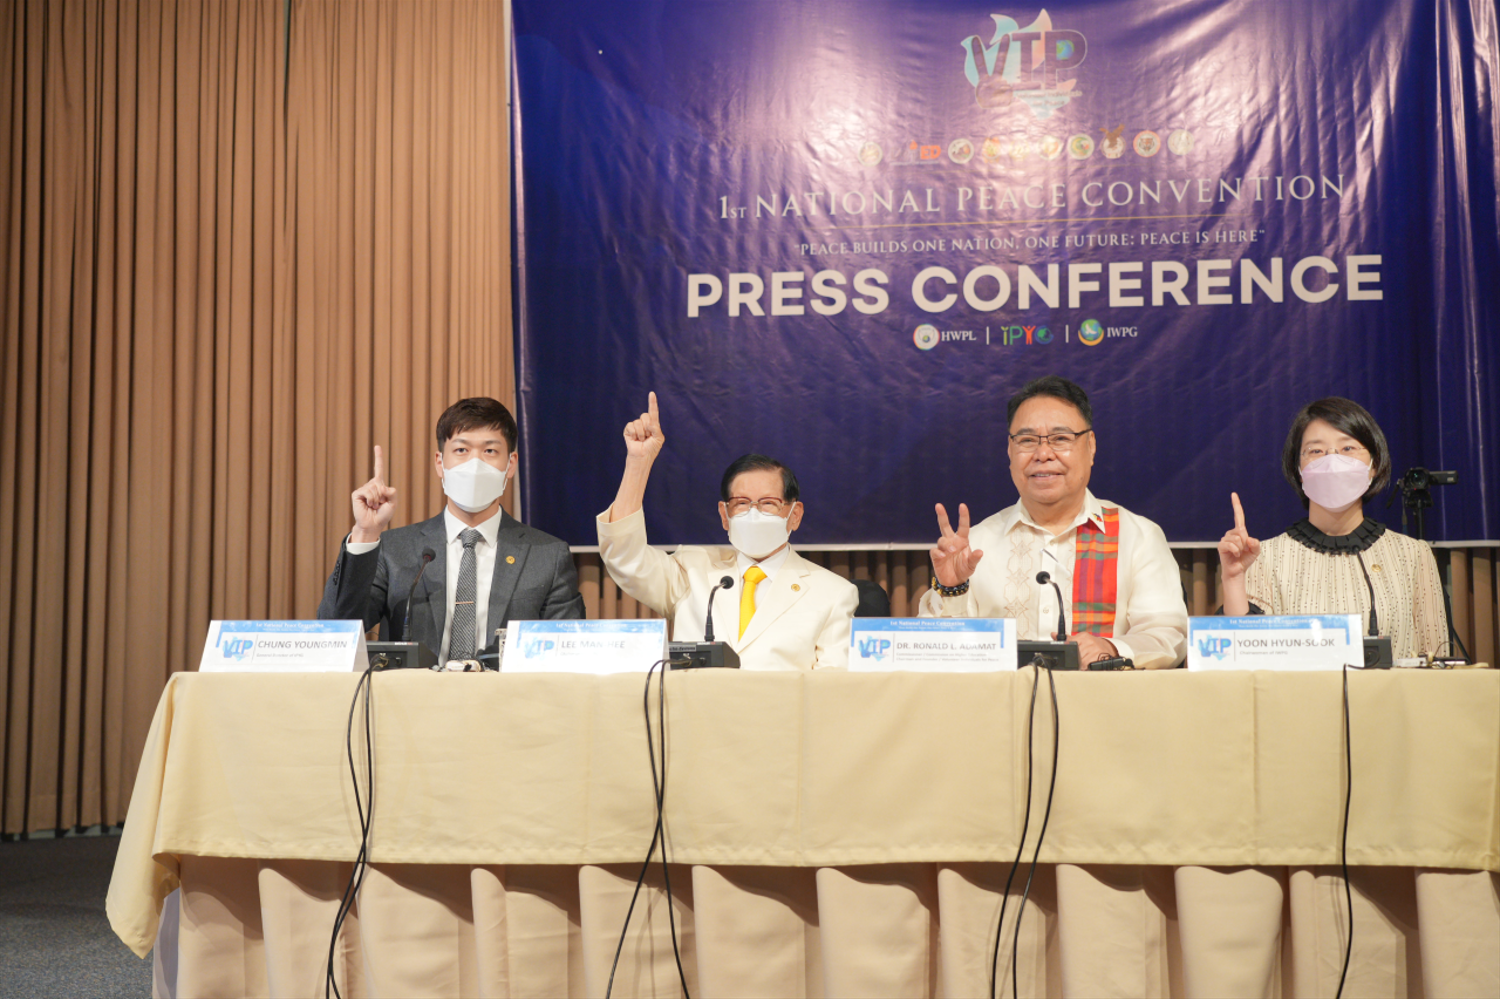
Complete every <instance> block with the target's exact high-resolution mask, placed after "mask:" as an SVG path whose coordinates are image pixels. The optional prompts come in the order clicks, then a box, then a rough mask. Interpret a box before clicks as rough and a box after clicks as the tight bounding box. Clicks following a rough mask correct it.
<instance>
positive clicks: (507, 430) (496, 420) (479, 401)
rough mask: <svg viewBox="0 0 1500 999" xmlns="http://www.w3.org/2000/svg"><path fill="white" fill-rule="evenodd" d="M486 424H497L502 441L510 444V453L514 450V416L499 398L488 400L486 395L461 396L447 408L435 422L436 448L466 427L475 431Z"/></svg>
mask: <svg viewBox="0 0 1500 999" xmlns="http://www.w3.org/2000/svg"><path fill="white" fill-rule="evenodd" d="M487 427H498V428H499V429H500V432H501V433H502V434H504V435H505V443H506V444H507V445H508V446H509V448H510V451H511V453H512V454H514V453H515V450H516V418H515V417H514V416H511V415H510V410H508V409H506V408H505V404H504V403H502V402H500V400H498V399H490V398H487V397H485V396H477V397H475V398H473V399H460V400H458V401H457V402H455V403H454V404H453V405H451V406H449V407H448V408H447V409H445V410H443V415H442V416H439V417H438V421H437V446H438V450H439V451H441V450H442V449H443V445H444V444H447V443H448V441H449V440H450V439H451V438H453V437H454V436H456V435H458V434H461V433H463V432H464V431H465V430H478V429H481V428H487Z"/></svg>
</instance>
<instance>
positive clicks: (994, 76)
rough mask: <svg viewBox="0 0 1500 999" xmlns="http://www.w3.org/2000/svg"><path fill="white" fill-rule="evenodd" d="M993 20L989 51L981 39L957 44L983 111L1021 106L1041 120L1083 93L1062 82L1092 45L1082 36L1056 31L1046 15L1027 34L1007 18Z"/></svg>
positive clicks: (1069, 81)
mask: <svg viewBox="0 0 1500 999" xmlns="http://www.w3.org/2000/svg"><path fill="white" fill-rule="evenodd" d="M990 19H991V20H993V21H994V22H995V34H994V36H993V37H991V38H990V41H989V44H988V45H986V44H984V42H983V41H982V40H981V39H980V37H979V36H978V35H970V36H969V37H968V38H965V39H964V40H963V41H962V42H960V43H959V45H960V47H962V48H963V50H964V76H965V77H967V78H968V80H969V86H971V87H973V88H974V100H975V101H976V102H977V103H978V104H979V106H980V107H983V108H1005V107H1009V106H1010V104H1011V103H1012V102H1013V101H1020V102H1021V103H1022V104H1025V105H1026V106H1027V107H1028V108H1029V109H1030V110H1031V113H1032V115H1034V116H1035V117H1036V118H1038V119H1041V118H1048V117H1050V116H1051V115H1052V112H1054V111H1056V110H1057V109H1058V108H1061V107H1065V106H1066V105H1067V104H1068V102H1069V101H1071V100H1072V99H1073V98H1074V97H1077V96H1078V95H1079V94H1080V93H1081V92H1080V91H1079V90H1077V89H1076V84H1077V83H1078V81H1077V80H1076V79H1067V80H1064V79H1060V78H1059V77H1060V74H1062V73H1065V72H1069V71H1071V70H1074V69H1076V68H1077V67H1078V66H1079V64H1080V63H1082V62H1083V60H1084V57H1085V56H1086V55H1088V51H1089V43H1088V39H1087V38H1084V37H1083V34H1082V32H1078V31H1063V30H1057V29H1054V28H1053V27H1052V18H1051V17H1050V16H1048V14H1047V12H1046V11H1045V10H1044V11H1042V12H1041V13H1040V14H1038V15H1037V18H1036V20H1035V21H1033V22H1031V23H1030V24H1028V25H1027V26H1026V27H1024V28H1023V27H1021V26H1020V25H1019V24H1018V23H1016V20H1015V18H1012V17H1007V16H1006V15H1004V14H991V15H990Z"/></svg>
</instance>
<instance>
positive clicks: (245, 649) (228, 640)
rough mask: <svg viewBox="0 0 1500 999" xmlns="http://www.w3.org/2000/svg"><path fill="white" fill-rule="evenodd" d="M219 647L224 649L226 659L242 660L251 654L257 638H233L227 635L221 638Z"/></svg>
mask: <svg viewBox="0 0 1500 999" xmlns="http://www.w3.org/2000/svg"><path fill="white" fill-rule="evenodd" d="M219 648H220V649H221V650H222V651H223V653H224V657H225V658H226V659H234V660H240V659H244V658H245V657H246V656H247V655H249V654H250V650H251V649H253V648H255V639H253V638H232V637H230V636H227V635H226V636H223V637H221V638H220V639H219Z"/></svg>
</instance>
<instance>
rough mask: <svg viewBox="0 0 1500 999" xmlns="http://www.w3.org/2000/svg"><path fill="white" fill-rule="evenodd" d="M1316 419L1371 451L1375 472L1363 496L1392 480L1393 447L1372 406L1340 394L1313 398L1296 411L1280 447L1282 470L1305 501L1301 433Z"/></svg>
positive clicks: (1372, 492) (1374, 492)
mask: <svg viewBox="0 0 1500 999" xmlns="http://www.w3.org/2000/svg"><path fill="white" fill-rule="evenodd" d="M1313 420H1322V421H1323V422H1324V423H1326V424H1328V425H1329V426H1331V427H1333V429H1335V430H1337V431H1338V432H1339V433H1341V434H1348V435H1349V436H1350V437H1353V438H1354V439H1355V440H1357V441H1359V443H1360V446H1361V447H1363V448H1364V449H1365V450H1367V451H1369V452H1370V464H1371V466H1372V467H1373V468H1374V472H1373V473H1372V474H1371V476H1370V488H1369V489H1366V490H1365V494H1364V495H1363V496H1361V497H1360V500H1361V501H1364V500H1367V499H1369V498H1370V497H1372V496H1374V495H1375V494H1376V493H1378V492H1380V491H1381V490H1382V489H1384V488H1385V487H1386V486H1388V485H1390V483H1391V449H1390V447H1389V446H1388V445H1387V444H1386V442H1385V434H1383V433H1381V432H1380V424H1378V423H1376V422H1375V417H1373V416H1371V415H1370V412H1369V410H1367V409H1365V407H1363V406H1361V405H1360V404H1359V403H1357V402H1354V401H1352V400H1350V399H1345V398H1343V397H1341V396H1336V395H1331V396H1329V397H1328V398H1326V399H1319V400H1318V401H1317V402H1310V403H1308V404H1307V405H1306V406H1303V407H1302V409H1301V411H1300V412H1298V413H1297V418H1296V419H1294V420H1293V421H1292V429H1291V430H1290V431H1289V432H1288V433H1287V435H1286V443H1285V444H1284V445H1282V448H1281V474H1282V475H1285V476H1286V480H1287V481H1288V482H1290V483H1291V484H1292V488H1293V489H1295V490H1297V495H1298V496H1300V497H1302V505H1303V506H1304V507H1305V506H1307V505H1308V499H1307V493H1305V492H1303V491H1302V435H1303V434H1305V433H1306V432H1307V425H1308V424H1309V423H1311V422H1312V421H1313Z"/></svg>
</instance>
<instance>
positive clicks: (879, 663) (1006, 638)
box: [849, 617, 1016, 673]
mask: <svg viewBox="0 0 1500 999" xmlns="http://www.w3.org/2000/svg"><path fill="white" fill-rule="evenodd" d="M849 668H850V669H851V670H870V671H882V670H887V671H888V670H911V671H914V672H925V673H988V672H993V671H995V670H1002V669H1015V668H1016V622H1015V621H1013V620H1012V619H1010V618H998V617H995V618H970V617H963V618H960V617H889V618H887V617H867V618H855V619H854V624H853V627H852V628H851V629H850V633H849Z"/></svg>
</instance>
